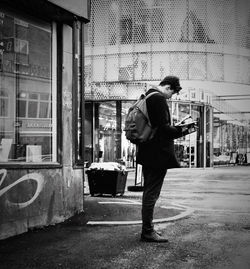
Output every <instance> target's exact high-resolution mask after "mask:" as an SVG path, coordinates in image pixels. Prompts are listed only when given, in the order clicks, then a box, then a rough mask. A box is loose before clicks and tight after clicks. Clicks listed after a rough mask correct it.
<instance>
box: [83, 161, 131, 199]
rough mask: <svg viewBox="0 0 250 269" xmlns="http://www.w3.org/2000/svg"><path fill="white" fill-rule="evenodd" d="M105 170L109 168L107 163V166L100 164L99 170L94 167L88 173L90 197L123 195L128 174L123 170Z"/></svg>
mask: <svg viewBox="0 0 250 269" xmlns="http://www.w3.org/2000/svg"><path fill="white" fill-rule="evenodd" d="M105 166H106V167H105ZM105 168H107V163H106V165H104V164H103V165H102V164H99V167H98V168H97V167H94V166H93V165H92V166H90V168H89V169H88V170H87V171H86V174H87V176H88V183H89V192H90V195H91V196H94V195H95V194H101V195H102V194H111V195H112V196H113V197H115V196H116V195H117V194H120V195H123V194H124V191H125V187H126V182H127V175H128V172H127V171H126V170H123V169H116V170H107V169H105Z"/></svg>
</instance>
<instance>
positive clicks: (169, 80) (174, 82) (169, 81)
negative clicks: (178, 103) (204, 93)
mask: <svg viewBox="0 0 250 269" xmlns="http://www.w3.org/2000/svg"><path fill="white" fill-rule="evenodd" d="M159 85H160V86H165V85H170V88H171V89H173V90H174V91H175V92H179V91H180V90H181V89H182V87H181V85H180V79H179V78H178V77H176V76H166V77H165V78H164V79H163V80H162V81H161V82H160V84H159Z"/></svg>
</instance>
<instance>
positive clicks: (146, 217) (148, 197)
mask: <svg viewBox="0 0 250 269" xmlns="http://www.w3.org/2000/svg"><path fill="white" fill-rule="evenodd" d="M142 171H143V176H144V187H143V196H142V233H151V232H152V231H153V230H154V225H153V216H154V207H155V204H156V201H157V200H158V198H159V196H160V192H161V188H162V184H163V181H164V177H165V175H166V173H167V169H166V168H160V169H159V168H152V167H147V166H143V167H142Z"/></svg>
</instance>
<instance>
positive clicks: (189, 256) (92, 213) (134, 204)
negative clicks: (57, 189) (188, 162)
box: [0, 166, 250, 269]
mask: <svg viewBox="0 0 250 269" xmlns="http://www.w3.org/2000/svg"><path fill="white" fill-rule="evenodd" d="M133 182H134V173H133V172H130V173H129V176H128V181H127V186H128V185H132V184H133ZM141 194H142V193H141V192H129V191H127V188H126V191H125V193H124V195H123V196H121V197H120V196H117V197H111V196H95V197H92V196H90V195H88V194H87V191H86V195H85V197H84V199H85V202H84V213H81V214H79V215H76V216H74V217H73V218H71V219H69V220H68V221H66V222H65V223H62V224H58V225H55V226H51V227H47V228H44V229H37V230H33V231H30V232H28V233H25V234H23V235H19V236H16V237H12V238H9V239H6V240H2V241H0V261H1V269H3V268H8V269H11V268H13V269H16V268H18V269H22V268H25V269H29V268H51V269H53V268H69V269H71V268H72V269H73V268H86V269H88V268H90V269H92V268H93V269H96V268H109V269H112V268H118V269H119V268H126V269H129V268H131V269H134V268H149V269H151V268H162V269H163V268H170V269H172V268H173V269H175V268H184V269H185V268H202V269H203V268H211V269H234V268H235V269H236V268H237V269H241V268H242V269H249V268H250V255H249V253H250V167H248V166H247V167H222V168H215V169H173V170H169V171H168V174H167V176H166V179H165V182H164V185H163V189H162V194H161V197H160V199H159V201H158V202H157V207H156V211H155V222H156V223H155V228H156V229H157V230H159V231H161V232H162V234H163V235H164V236H166V237H168V238H169V243H164V244H156V243H143V242H140V240H139V238H140V230H141V223H140V210H141Z"/></svg>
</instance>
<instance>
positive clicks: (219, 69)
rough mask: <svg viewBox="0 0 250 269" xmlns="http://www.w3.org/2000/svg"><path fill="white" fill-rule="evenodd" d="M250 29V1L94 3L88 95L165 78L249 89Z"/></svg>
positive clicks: (88, 45) (87, 69) (88, 39)
mask: <svg viewBox="0 0 250 269" xmlns="http://www.w3.org/2000/svg"><path fill="white" fill-rule="evenodd" d="M249 26H250V2H249V1H248V0H220V1H217V0H176V1H172V0H136V1H135V0H123V1H119V0H92V6H91V21H90V24H89V25H88V31H86V34H87V35H88V36H87V37H86V39H85V40H86V55H85V56H86V61H85V82H86V85H85V87H86V92H91V91H93V89H90V88H91V87H93V85H94V86H95V85H96V83H114V82H116V83H124V82H125V83H131V82H146V81H154V80H155V81H160V80H161V79H162V78H163V76H165V75H166V74H174V75H177V76H179V77H180V79H182V80H200V81H219V82H230V83H232V82H233V83H243V84H250V72H249V71H250V27H249ZM113 93H115V92H113ZM109 94H110V92H109ZM108 97H110V95H109V96H108Z"/></svg>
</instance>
